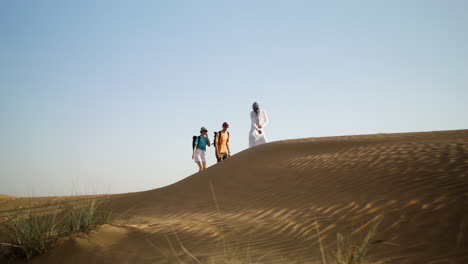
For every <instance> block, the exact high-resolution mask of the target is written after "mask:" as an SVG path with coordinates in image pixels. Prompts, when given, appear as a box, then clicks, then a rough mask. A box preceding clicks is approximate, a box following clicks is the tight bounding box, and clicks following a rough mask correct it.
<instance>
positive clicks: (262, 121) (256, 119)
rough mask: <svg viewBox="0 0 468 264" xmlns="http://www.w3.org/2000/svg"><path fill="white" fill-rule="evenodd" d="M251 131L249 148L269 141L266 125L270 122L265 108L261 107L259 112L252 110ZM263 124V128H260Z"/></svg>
mask: <svg viewBox="0 0 468 264" xmlns="http://www.w3.org/2000/svg"><path fill="white" fill-rule="evenodd" d="M250 121H251V127H250V133H249V148H251V147H254V146H257V145H261V144H264V143H267V142H268V140H267V138H266V136H265V131H264V129H265V126H266V125H267V124H268V116H267V113H266V112H265V110H262V109H260V110H259V113H258V114H257V113H255V111H252V112H251V113H250ZM259 125H261V126H262V128H258V126H259ZM259 130H260V131H262V133H261V134H260V133H258V131H259Z"/></svg>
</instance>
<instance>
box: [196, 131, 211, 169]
mask: <svg viewBox="0 0 468 264" xmlns="http://www.w3.org/2000/svg"><path fill="white" fill-rule="evenodd" d="M207 145H208V147H209V146H211V143H210V139H209V138H208V130H207V129H206V128H205V127H202V128H201V129H200V136H198V137H197V136H193V140H192V149H193V152H192V159H194V160H195V163H197V165H198V168H199V170H198V171H199V172H200V171H202V170H204V169H206V158H205V155H206V146H207Z"/></svg>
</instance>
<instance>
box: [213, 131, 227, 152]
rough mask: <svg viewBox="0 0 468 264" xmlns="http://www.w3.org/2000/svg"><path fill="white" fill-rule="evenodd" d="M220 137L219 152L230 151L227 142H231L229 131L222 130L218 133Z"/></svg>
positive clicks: (218, 141)
mask: <svg viewBox="0 0 468 264" xmlns="http://www.w3.org/2000/svg"><path fill="white" fill-rule="evenodd" d="M216 136H217V137H218V138H217V139H216V148H217V149H218V152H219V153H228V150H227V143H228V142H229V136H228V133H227V131H226V132H223V131H221V132H220V133H218V134H217V135H216Z"/></svg>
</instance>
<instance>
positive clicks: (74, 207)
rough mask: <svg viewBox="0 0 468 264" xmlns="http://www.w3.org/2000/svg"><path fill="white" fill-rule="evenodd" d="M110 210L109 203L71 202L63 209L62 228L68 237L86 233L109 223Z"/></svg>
mask: <svg viewBox="0 0 468 264" xmlns="http://www.w3.org/2000/svg"><path fill="white" fill-rule="evenodd" d="M110 219H111V210H110V205H109V202H108V201H106V202H102V201H100V202H97V201H96V200H91V201H73V202H72V203H71V204H70V205H68V206H67V208H66V209H65V214H64V216H63V222H62V226H63V228H64V232H65V233H66V234H68V235H76V234H80V233H88V232H90V231H91V230H93V229H95V228H97V227H98V226H100V225H103V224H106V223H109V222H110Z"/></svg>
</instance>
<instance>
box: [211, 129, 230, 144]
mask: <svg viewBox="0 0 468 264" xmlns="http://www.w3.org/2000/svg"><path fill="white" fill-rule="evenodd" d="M221 132H223V131H222V130H220V131H218V132H214V140H213V144H214V146H215V148H216V147H217V146H216V138H218V136H221ZM226 132H227V135H228V139H229V131H226Z"/></svg>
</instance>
